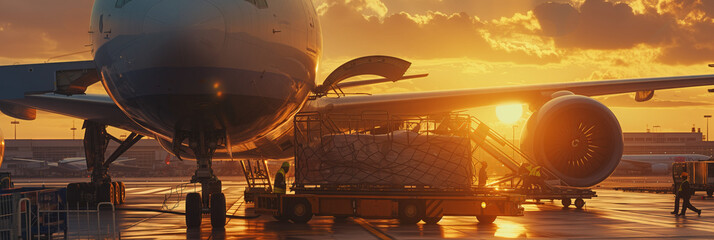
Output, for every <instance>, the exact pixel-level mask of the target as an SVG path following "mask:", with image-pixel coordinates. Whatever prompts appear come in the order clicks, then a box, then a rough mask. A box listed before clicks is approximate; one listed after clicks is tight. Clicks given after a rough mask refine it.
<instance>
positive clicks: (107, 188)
mask: <svg viewBox="0 0 714 240" xmlns="http://www.w3.org/2000/svg"><path fill="white" fill-rule="evenodd" d="M114 190H115V189H114V184H111V183H102V185H100V186H99V189H98V191H97V203H102V202H109V203H114V199H115V192H114Z"/></svg>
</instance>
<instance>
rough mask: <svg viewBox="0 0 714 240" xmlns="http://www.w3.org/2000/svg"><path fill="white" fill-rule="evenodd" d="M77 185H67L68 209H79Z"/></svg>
mask: <svg viewBox="0 0 714 240" xmlns="http://www.w3.org/2000/svg"><path fill="white" fill-rule="evenodd" d="M79 196H80V194H79V184H78V183H70V184H68V185H67V205H68V207H69V209H77V208H79V199H80V197H79Z"/></svg>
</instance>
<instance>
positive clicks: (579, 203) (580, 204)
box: [575, 198, 585, 209]
mask: <svg viewBox="0 0 714 240" xmlns="http://www.w3.org/2000/svg"><path fill="white" fill-rule="evenodd" d="M584 206H585V200H583V199H582V198H577V199H575V207H576V208H577V209H583V207H584Z"/></svg>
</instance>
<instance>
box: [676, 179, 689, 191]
mask: <svg viewBox="0 0 714 240" xmlns="http://www.w3.org/2000/svg"><path fill="white" fill-rule="evenodd" d="M685 182H686V183H688V182H689V180H684V181H682V183H680V184H679V188H677V192H681V191H682V185H684V183H685Z"/></svg>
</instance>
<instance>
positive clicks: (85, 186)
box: [77, 183, 98, 209]
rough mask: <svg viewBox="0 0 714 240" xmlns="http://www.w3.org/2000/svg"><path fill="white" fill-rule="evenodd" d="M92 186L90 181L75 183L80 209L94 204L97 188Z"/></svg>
mask: <svg viewBox="0 0 714 240" xmlns="http://www.w3.org/2000/svg"><path fill="white" fill-rule="evenodd" d="M92 186H93V185H92V184H90V183H77V190H78V193H77V194H78V196H79V208H80V209H82V208H91V206H89V205H92V204H96V202H97V197H98V196H97V194H96V193H97V192H96V191H98V189H94V188H93V187H92Z"/></svg>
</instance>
